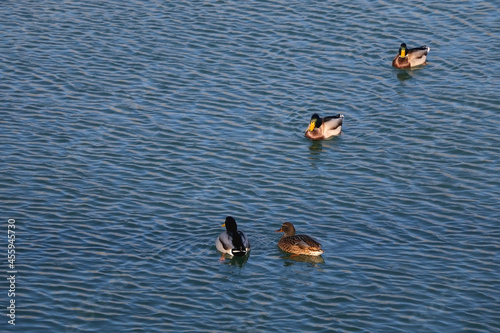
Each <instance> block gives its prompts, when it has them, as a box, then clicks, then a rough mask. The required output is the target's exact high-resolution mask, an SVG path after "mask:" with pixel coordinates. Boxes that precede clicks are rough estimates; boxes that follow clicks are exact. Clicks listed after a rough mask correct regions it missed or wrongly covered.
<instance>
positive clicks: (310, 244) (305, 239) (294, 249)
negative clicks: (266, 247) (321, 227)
mask: <svg viewBox="0 0 500 333" xmlns="http://www.w3.org/2000/svg"><path fill="white" fill-rule="evenodd" d="M276 232H283V233H284V234H283V236H282V237H281V238H280V240H279V241H278V247H279V248H280V249H281V250H283V251H285V252H289V253H293V254H294V255H300V254H305V255H308V256H319V255H321V254H322V253H324V252H325V251H323V250H322V249H321V244H320V243H318V242H317V241H315V240H314V239H313V238H312V237H310V236H308V235H296V234H295V227H294V226H293V224H292V223H290V222H285V223H283V225H282V226H281V229H279V230H276Z"/></svg>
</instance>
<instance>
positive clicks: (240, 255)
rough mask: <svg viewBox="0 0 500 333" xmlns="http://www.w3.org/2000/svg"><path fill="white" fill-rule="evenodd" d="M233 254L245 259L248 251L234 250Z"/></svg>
mask: <svg viewBox="0 0 500 333" xmlns="http://www.w3.org/2000/svg"><path fill="white" fill-rule="evenodd" d="M231 253H232V254H233V256H235V257H244V256H245V255H246V254H247V250H245V249H244V248H242V249H232V250H231Z"/></svg>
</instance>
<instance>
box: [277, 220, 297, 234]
mask: <svg viewBox="0 0 500 333" xmlns="http://www.w3.org/2000/svg"><path fill="white" fill-rule="evenodd" d="M276 232H284V233H285V235H284V236H283V237H289V236H293V235H295V227H294V226H293V224H291V223H290V222H285V223H283V225H282V226H281V229H278V230H276Z"/></svg>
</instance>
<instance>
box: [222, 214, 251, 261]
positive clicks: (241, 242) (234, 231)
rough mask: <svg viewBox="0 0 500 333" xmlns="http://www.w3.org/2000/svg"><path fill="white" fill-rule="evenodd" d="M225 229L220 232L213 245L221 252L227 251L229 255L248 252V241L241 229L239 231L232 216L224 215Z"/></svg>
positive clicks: (237, 255) (239, 255)
mask: <svg viewBox="0 0 500 333" xmlns="http://www.w3.org/2000/svg"><path fill="white" fill-rule="evenodd" d="M222 226H223V227H226V231H224V232H223V233H221V234H220V235H219V237H217V240H216V241H215V247H217V250H219V251H220V252H222V253H227V254H229V255H231V256H236V257H243V256H245V255H247V254H248V252H250V241H249V240H248V238H247V236H246V235H245V233H244V232H243V231H239V230H238V227H237V225H236V221H235V220H234V218H233V217H231V216H228V217H226V221H225V223H224V224H223V225H222Z"/></svg>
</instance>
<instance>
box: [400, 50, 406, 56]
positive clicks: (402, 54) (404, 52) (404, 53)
mask: <svg viewBox="0 0 500 333" xmlns="http://www.w3.org/2000/svg"><path fill="white" fill-rule="evenodd" d="M404 57H406V49H401V58H404Z"/></svg>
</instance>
